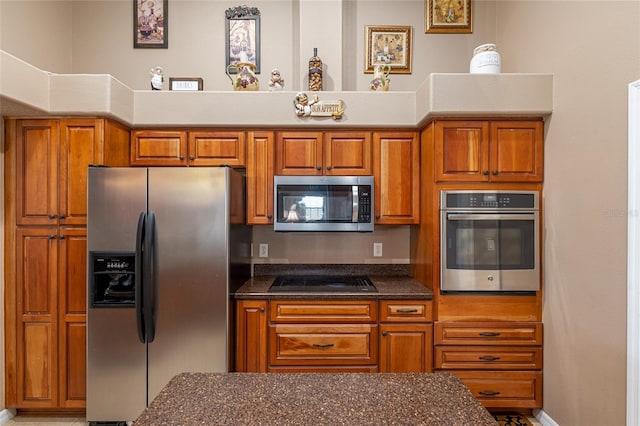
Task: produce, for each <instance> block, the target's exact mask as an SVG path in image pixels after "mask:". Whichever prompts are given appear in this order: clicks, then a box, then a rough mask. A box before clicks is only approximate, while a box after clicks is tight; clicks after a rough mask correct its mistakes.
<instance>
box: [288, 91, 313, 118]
mask: <svg viewBox="0 0 640 426" xmlns="http://www.w3.org/2000/svg"><path fill="white" fill-rule="evenodd" d="M316 102H318V95H314V96H313V99H312V100H309V97H308V96H307V94H306V93H304V92H298V93H297V94H296V98H295V99H294V101H293V105H294V107H295V109H296V115H297V116H298V117H308V116H310V115H311V105H313V104H315V103H316Z"/></svg>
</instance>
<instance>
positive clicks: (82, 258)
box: [58, 228, 87, 408]
mask: <svg viewBox="0 0 640 426" xmlns="http://www.w3.org/2000/svg"><path fill="white" fill-rule="evenodd" d="M58 241H59V245H58V253H59V259H58V320H59V327H58V330H59V351H58V357H59V371H60V373H59V383H60V407H65V408H84V407H85V406H86V345H87V338H86V328H87V327H86V322H87V316H86V303H87V290H86V289H87V278H86V268H87V232H86V230H85V229H84V228H74V229H70V228H61V229H60V233H59V238H58Z"/></svg>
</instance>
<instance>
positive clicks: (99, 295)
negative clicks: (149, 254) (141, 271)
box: [89, 252, 136, 308]
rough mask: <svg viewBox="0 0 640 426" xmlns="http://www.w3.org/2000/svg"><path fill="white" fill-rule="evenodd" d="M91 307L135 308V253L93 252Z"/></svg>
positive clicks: (91, 264)
mask: <svg viewBox="0 0 640 426" xmlns="http://www.w3.org/2000/svg"><path fill="white" fill-rule="evenodd" d="M90 257H91V259H90V263H89V265H90V266H91V273H90V277H91V281H92V282H91V286H90V288H91V295H90V297H91V306H92V307H94V308H99V307H115V306H123V307H133V306H135V301H136V293H135V281H136V279H135V278H136V277H135V259H136V256H135V253H134V252H117V253H115V252H91V253H90Z"/></svg>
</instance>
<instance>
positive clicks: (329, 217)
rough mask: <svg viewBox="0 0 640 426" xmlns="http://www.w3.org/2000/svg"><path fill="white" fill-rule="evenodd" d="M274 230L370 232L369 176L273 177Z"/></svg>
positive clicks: (371, 211)
mask: <svg viewBox="0 0 640 426" xmlns="http://www.w3.org/2000/svg"><path fill="white" fill-rule="evenodd" d="M273 183H274V184H273V200H274V207H275V218H274V221H273V229H274V230H275V231H351V232H370V231H373V176H275V177H274V181H273Z"/></svg>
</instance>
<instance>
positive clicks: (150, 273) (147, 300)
mask: <svg viewBox="0 0 640 426" xmlns="http://www.w3.org/2000/svg"><path fill="white" fill-rule="evenodd" d="M155 236H156V215H155V214H154V213H153V212H152V211H150V212H148V213H147V223H146V226H145V233H144V258H143V259H144V260H143V262H144V274H143V276H142V280H143V281H142V282H143V297H144V306H143V315H144V326H145V332H144V334H145V336H146V338H147V342H148V343H151V342H153V339H154V338H155V335H156V274H155V253H154V251H155V242H156V238H155Z"/></svg>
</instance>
